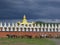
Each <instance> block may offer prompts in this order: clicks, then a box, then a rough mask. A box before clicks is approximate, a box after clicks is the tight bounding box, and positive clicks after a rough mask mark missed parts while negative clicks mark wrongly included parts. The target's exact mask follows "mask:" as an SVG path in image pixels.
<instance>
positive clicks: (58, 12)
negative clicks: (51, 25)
mask: <svg viewBox="0 0 60 45" xmlns="http://www.w3.org/2000/svg"><path fill="white" fill-rule="evenodd" d="M24 14H26V16H27V17H28V19H31V18H32V19H40V18H42V19H43V18H45V19H46V18H52V19H56V18H57V19H60V17H59V16H60V0H0V18H1V19H5V18H6V19H8V18H10V19H19V18H22V16H23V15H24Z"/></svg>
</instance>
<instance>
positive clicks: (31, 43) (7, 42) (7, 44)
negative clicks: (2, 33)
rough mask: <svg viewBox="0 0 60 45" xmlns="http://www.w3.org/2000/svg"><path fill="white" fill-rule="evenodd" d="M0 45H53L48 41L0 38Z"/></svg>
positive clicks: (53, 44)
mask: <svg viewBox="0 0 60 45" xmlns="http://www.w3.org/2000/svg"><path fill="white" fill-rule="evenodd" d="M0 45H55V43H54V42H53V41H52V40H49V39H44V38H42V39H29V38H23V39H21V38H0Z"/></svg>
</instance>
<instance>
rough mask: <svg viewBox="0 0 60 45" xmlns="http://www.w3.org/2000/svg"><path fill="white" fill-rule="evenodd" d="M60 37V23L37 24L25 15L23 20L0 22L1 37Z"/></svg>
mask: <svg viewBox="0 0 60 45" xmlns="http://www.w3.org/2000/svg"><path fill="white" fill-rule="evenodd" d="M9 36H10V37H32V38H35V37H38V38H41V37H48V38H49V37H50V38H51V37H60V24H48V25H47V24H46V23H45V24H43V23H42V24H41V25H40V24H38V25H37V24H36V23H35V22H28V21H27V19H26V16H25V15H24V17H23V19H22V22H20V21H19V22H17V23H12V25H11V23H8V25H7V23H6V22H4V25H3V24H2V22H0V38H2V37H9Z"/></svg>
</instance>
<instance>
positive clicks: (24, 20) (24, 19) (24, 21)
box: [22, 15, 28, 24]
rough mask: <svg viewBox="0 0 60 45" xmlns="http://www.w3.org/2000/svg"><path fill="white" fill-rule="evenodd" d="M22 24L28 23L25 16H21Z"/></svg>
mask: <svg viewBox="0 0 60 45" xmlns="http://www.w3.org/2000/svg"><path fill="white" fill-rule="evenodd" d="M22 23H26V24H27V23H28V22H27V19H26V16H25V15H24V16H23V20H22Z"/></svg>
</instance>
